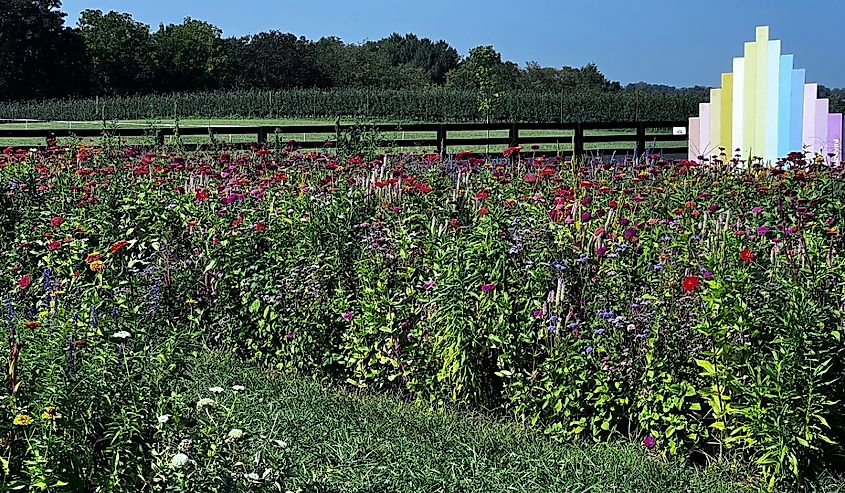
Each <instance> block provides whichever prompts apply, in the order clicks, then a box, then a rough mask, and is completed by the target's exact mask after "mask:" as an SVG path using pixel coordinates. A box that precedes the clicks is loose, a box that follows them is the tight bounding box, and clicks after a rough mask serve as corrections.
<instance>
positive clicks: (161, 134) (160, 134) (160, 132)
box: [156, 128, 164, 147]
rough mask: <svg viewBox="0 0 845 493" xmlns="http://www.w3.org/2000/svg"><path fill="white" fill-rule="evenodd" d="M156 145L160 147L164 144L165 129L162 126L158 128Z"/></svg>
mask: <svg viewBox="0 0 845 493" xmlns="http://www.w3.org/2000/svg"><path fill="white" fill-rule="evenodd" d="M156 145H157V146H159V147H161V146H163V145H164V130H162V129H160V128H157V129H156Z"/></svg>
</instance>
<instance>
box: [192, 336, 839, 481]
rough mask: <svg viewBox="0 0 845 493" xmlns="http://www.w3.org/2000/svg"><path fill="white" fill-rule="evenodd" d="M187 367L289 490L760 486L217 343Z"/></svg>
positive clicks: (198, 389)
mask: <svg viewBox="0 0 845 493" xmlns="http://www.w3.org/2000/svg"><path fill="white" fill-rule="evenodd" d="M187 374H188V375H192V376H193V377H192V380H191V379H185V381H184V382H183V390H182V392H183V395H184V398H186V399H188V400H189V401H190V400H198V399H200V398H203V397H215V398H216V399H217V401H218V402H220V403H221V407H222V408H225V409H227V410H228V411H227V413H228V414H227V420H228V423H229V425H230V426H233V427H237V428H239V429H242V430H244V432H245V438H246V439H247V441H244V442H242V443H243V445H244V446H252V447H256V448H257V449H259V450H263V451H266V453H265V455H264V456H263V460H264V461H265V463H266V464H268V465H267V466H266V467H270V468H272V469H273V470H274V471H276V472H277V473H278V474H280V475H281V477H282V478H283V479H281V480H277V482H279V483H280V486H281V487H282V490H281V491H285V489H287V490H290V491H315V492H316V491H319V492H338V493H340V492H420V493H423V492H425V493H429V492H435V491H454V492H460V491H466V492H487V491H489V492H499V491H512V492H535V491H536V492H540V491H543V492H545V491H549V492H588V491H591V492H592V491H594V492H638V493H639V492H651V491H654V492H660V493H671V492H679V493H680V492H685V493H689V492H701V493H705V492H706V493H715V492H719V493H730V492H746V491H755V490H754V488H752V487H751V486H749V485H747V484H743V483H742V482H741V481H740V478H742V476H743V474H742V473H741V472H738V471H736V470H735V471H729V470H728V468H727V467H726V466H718V467H712V468H709V469H702V468H692V467H685V466H682V465H679V464H676V463H671V462H666V461H664V460H663V459H661V458H659V457H657V456H656V455H655V454H650V453H648V452H647V451H646V450H644V449H643V448H642V447H640V446H638V445H634V444H614V445H592V444H584V445H573V444H553V443H550V442H548V441H547V440H544V439H543V438H542V437H541V436H538V435H536V434H534V433H531V432H529V431H527V430H525V429H523V428H521V427H519V426H517V425H515V424H507V423H503V422H496V421H494V420H492V419H489V418H484V417H480V416H471V415H467V414H466V413H463V414H458V413H457V412H454V411H449V410H447V411H442V412H435V411H431V410H430V409H428V408H427V407H426V406H423V405H418V404H413V403H407V402H403V401H402V400H400V399H397V398H395V397H390V396H372V395H355V394H350V393H346V392H341V391H335V390H325V389H323V388H321V387H320V386H319V385H317V384H316V383H312V382H309V381H305V380H290V379H288V378H286V377H284V378H283V377H278V376H273V375H272V374H268V373H265V372H262V371H260V370H257V369H256V368H254V367H251V366H249V365H245V364H242V363H238V362H236V361H234V360H232V359H230V358H229V357H227V356H224V355H221V354H217V353H210V352H207V353H201V354H200V356H199V357H198V358H197V359H196V360H194V361H193V362H192V363H191V366H190V371H189V372H188V373H187ZM233 385H243V386H244V387H245V388H246V389H245V390H244V391H243V392H239V393H235V392H232V391H229V390H228V389H229V388H231V387H232V386H233ZM211 387H222V388H224V389H227V391H226V392H225V393H223V394H216V395H212V394H211V393H210V392H209V390H208V389H209V388H211ZM279 441H283V442H285V444H286V446H285V448H280V447H278V446H273V444H278V443H279ZM262 467H264V466H262ZM265 486H266V487H268V488H269V487H270V486H271V485H265ZM834 486H835V484H834V483H830V486H829V487H830V488H833V487H834ZM275 488H276V487H275V486H274V487H273V488H272V489H273V491H277V490H276V489H275ZM820 491H834V490H833V489H828V488H827V487H825V489H820Z"/></svg>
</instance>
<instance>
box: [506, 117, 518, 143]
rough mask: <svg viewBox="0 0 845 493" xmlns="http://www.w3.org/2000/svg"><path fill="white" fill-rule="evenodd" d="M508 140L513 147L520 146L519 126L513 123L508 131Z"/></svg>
mask: <svg viewBox="0 0 845 493" xmlns="http://www.w3.org/2000/svg"><path fill="white" fill-rule="evenodd" d="M508 140H510V142H511V143H510V145H511V147H516V146H518V145H519V125H517V124H516V123H511V128H510V129H509V130H508Z"/></svg>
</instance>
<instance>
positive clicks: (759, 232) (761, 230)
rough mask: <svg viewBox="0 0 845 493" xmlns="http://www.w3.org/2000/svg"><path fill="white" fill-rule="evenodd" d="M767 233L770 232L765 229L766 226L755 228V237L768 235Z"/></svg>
mask: <svg viewBox="0 0 845 493" xmlns="http://www.w3.org/2000/svg"><path fill="white" fill-rule="evenodd" d="M769 231H771V230H770V229H769V228H767V227H766V226H760V227H759V228H757V236H763V235H764V234H766V233H768V232H769Z"/></svg>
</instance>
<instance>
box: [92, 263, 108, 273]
mask: <svg viewBox="0 0 845 493" xmlns="http://www.w3.org/2000/svg"><path fill="white" fill-rule="evenodd" d="M88 267H90V268H91V270H92V271H94V272H101V271H103V270H104V269H105V268H106V263H105V262H103V261H102V260H95V261H93V262H91V263H90V264H88Z"/></svg>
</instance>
